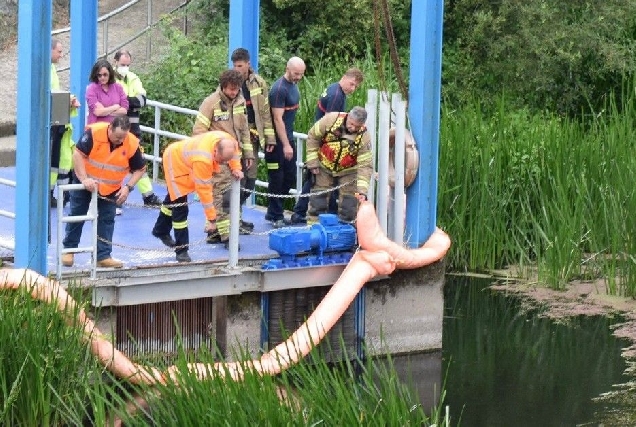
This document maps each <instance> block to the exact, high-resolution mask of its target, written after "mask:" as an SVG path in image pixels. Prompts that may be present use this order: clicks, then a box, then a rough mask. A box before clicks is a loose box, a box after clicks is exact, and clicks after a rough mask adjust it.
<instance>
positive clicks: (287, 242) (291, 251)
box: [264, 214, 356, 267]
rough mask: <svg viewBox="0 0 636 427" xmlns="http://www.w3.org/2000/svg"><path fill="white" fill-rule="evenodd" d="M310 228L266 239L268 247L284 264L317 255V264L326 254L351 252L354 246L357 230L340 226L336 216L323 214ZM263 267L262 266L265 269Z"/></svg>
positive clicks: (283, 231) (284, 231)
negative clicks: (305, 255)
mask: <svg viewBox="0 0 636 427" xmlns="http://www.w3.org/2000/svg"><path fill="white" fill-rule="evenodd" d="M318 220H319V223H318V224H313V225H312V226H311V227H310V228H295V227H288V228H282V229H280V230H276V231H273V232H272V233H270V235H269V247H270V249H272V250H275V251H276V252H278V254H279V255H280V257H281V260H282V262H283V263H285V264H286V263H289V262H294V261H295V258H296V256H297V255H299V254H304V253H309V254H312V255H317V256H318V259H319V261H320V262H319V263H321V262H322V258H323V255H324V253H325V252H341V251H351V250H353V248H354V247H355V244H356V229H355V227H354V226H353V225H351V224H345V223H341V222H340V220H339V219H338V216H337V215H334V214H322V215H319V216H318ZM264 267H265V266H264Z"/></svg>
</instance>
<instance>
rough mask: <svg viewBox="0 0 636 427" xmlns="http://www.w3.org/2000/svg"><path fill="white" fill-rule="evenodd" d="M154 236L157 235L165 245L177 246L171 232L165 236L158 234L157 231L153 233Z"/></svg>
mask: <svg viewBox="0 0 636 427" xmlns="http://www.w3.org/2000/svg"><path fill="white" fill-rule="evenodd" d="M152 235H153V236H155V237H156V238H157V239H159V240H161V243H163V244H164V245H166V246H167V247H169V248H174V247H175V246H177V242H175V241H174V239H173V238H172V236H171V235H169V234H164V235H163V236H158V235H156V234H155V233H152Z"/></svg>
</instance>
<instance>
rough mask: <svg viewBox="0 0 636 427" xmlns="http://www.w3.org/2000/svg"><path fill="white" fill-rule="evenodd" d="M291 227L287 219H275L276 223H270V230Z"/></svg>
mask: <svg viewBox="0 0 636 427" xmlns="http://www.w3.org/2000/svg"><path fill="white" fill-rule="evenodd" d="M288 225H291V221H290V220H288V219H285V218H283V219H277V220H276V221H272V228H283V227H287V226H288Z"/></svg>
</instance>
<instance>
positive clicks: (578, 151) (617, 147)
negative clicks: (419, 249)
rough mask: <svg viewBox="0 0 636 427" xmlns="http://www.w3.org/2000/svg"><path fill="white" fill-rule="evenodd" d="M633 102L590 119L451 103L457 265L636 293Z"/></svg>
mask: <svg viewBox="0 0 636 427" xmlns="http://www.w3.org/2000/svg"><path fill="white" fill-rule="evenodd" d="M632 102H633V99H631V98H630V99H629V100H628V101H627V103H626V105H624V106H621V108H617V106H616V105H614V104H612V103H610V104H609V105H608V108H607V111H606V112H605V114H603V115H602V116H599V117H596V118H595V119H593V120H592V121H591V122H589V121H588V122H585V123H582V122H577V121H574V120H570V119H567V118H562V117H557V116H554V115H551V114H530V113H528V112H526V111H523V110H521V111H520V110H516V111H510V110H508V109H507V108H506V105H505V103H504V102H503V101H501V102H500V103H499V105H498V108H497V109H496V111H495V113H494V114H492V115H490V116H485V115H484V114H482V112H481V110H480V108H479V103H478V102H475V103H473V104H472V105H466V106H465V107H464V108H462V109H461V110H450V109H447V108H445V109H443V112H442V120H441V147H440V150H441V152H440V177H439V201H438V206H439V211H438V217H439V223H440V224H441V225H442V226H443V227H445V229H446V230H447V232H448V233H449V234H450V235H451V236H452V238H453V241H454V244H453V247H452V248H451V251H450V255H449V260H450V267H451V268H452V269H455V270H471V271H479V270H488V269H497V268H503V267H506V266H508V265H511V264H515V265H518V266H522V267H528V266H531V265H532V266H536V267H537V269H538V274H539V279H540V280H542V281H544V282H547V283H549V284H550V285H551V286H553V287H555V288H562V287H564V286H565V284H566V283H567V282H569V281H571V280H573V279H596V278H602V279H604V280H605V282H606V284H607V288H608V290H609V291H610V292H612V293H617V294H622V295H627V296H632V297H634V296H636V282H635V281H634V279H635V277H634V276H635V272H636V270H635V268H636V265H635V264H634V258H633V256H632V255H631V254H633V253H634V249H636V248H635V244H634V239H633V237H632V236H633V232H634V230H635V228H634V227H635V226H636V221H635V219H634V215H633V212H635V211H636V199H635V198H634V182H635V179H636V167H635V163H634V160H633V152H634V141H635V140H636V127H635V126H634V125H635V124H636V123H634V109H633V108H632V107H631V104H632Z"/></svg>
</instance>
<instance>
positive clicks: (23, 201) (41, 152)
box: [15, 0, 51, 275]
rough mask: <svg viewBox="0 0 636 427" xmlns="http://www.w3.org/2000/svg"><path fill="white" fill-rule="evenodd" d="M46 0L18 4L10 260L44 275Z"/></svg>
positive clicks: (47, 95) (48, 16) (48, 8)
mask: <svg viewBox="0 0 636 427" xmlns="http://www.w3.org/2000/svg"><path fill="white" fill-rule="evenodd" d="M50 46H51V0H48V1H41V0H23V1H20V7H18V111H17V118H18V120H17V122H18V123H17V141H16V146H17V152H16V176H17V180H16V181H17V182H16V195H15V202H16V209H15V213H16V219H15V240H16V242H15V243H16V244H15V266H16V267H20V268H26V267H29V268H31V269H33V270H35V271H37V272H38V273H40V274H44V275H46V274H47V273H48V272H47V262H46V250H47V244H48V243H47V235H48V220H49V197H48V196H49V165H50V160H49V157H50V152H51V148H50V144H49V124H50V110H51V105H50V103H51V71H50V70H51V49H50Z"/></svg>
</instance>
